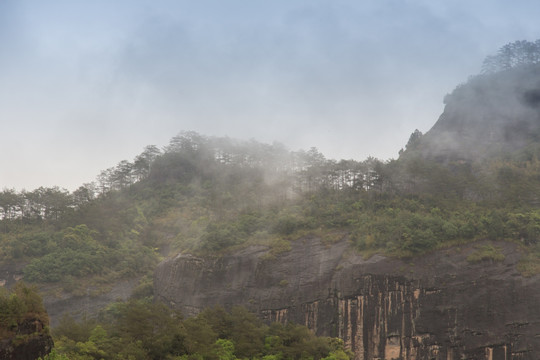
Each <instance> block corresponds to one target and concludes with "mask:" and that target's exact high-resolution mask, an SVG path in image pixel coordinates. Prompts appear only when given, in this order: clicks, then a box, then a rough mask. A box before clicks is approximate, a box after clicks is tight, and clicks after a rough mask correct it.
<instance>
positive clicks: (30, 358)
mask: <svg viewBox="0 0 540 360" xmlns="http://www.w3.org/2000/svg"><path fill="white" fill-rule="evenodd" d="M53 345H54V343H53V340H52V338H51V336H50V335H49V334H48V331H46V329H45V325H44V324H43V322H42V321H41V320H39V319H26V320H24V321H23V322H22V323H20V324H18V326H17V332H16V334H15V336H14V337H13V338H10V339H2V340H0V359H2V360H35V359H38V358H39V357H44V356H45V355H47V354H48V353H50V352H51V350H52V348H53Z"/></svg>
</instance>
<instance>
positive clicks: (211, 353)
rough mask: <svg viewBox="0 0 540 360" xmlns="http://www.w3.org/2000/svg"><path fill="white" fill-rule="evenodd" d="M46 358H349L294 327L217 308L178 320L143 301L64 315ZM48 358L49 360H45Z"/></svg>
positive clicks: (333, 343) (339, 346)
mask: <svg viewBox="0 0 540 360" xmlns="http://www.w3.org/2000/svg"><path fill="white" fill-rule="evenodd" d="M54 336H55V344H56V350H55V354H54V356H56V357H52V358H50V359H57V358H58V359H64V358H68V359H70V360H80V359H85V360H86V359H105V360H107V359H119V360H120V359H126V360H127V359H141V360H142V359H171V360H180V359H182V360H184V359H185V360H187V359H216V360H218V359H229V360H232V359H261V360H262V359H266V360H269V359H276V360H281V359H283V360H285V359H315V360H317V359H327V360H330V359H343V360H346V359H349V358H350V355H351V354H350V353H349V352H346V351H345V350H344V348H343V342H342V341H341V340H339V339H334V338H325V337H316V336H315V335H313V334H312V333H311V332H310V331H309V330H308V329H307V328H305V327H303V326H299V325H294V324H288V325H281V324H277V323H274V324H272V325H270V326H266V325H264V324H263V323H262V322H261V321H260V320H259V319H257V318H256V317H255V316H254V315H253V314H251V313H250V312H248V311H247V310H245V309H244V308H240V307H235V308H233V309H231V311H230V312H227V311H225V310H224V309H223V308H220V307H217V308H214V309H207V310H205V311H203V312H202V313H200V314H199V315H198V316H196V317H192V318H189V319H183V318H182V316H181V315H180V314H179V313H177V312H174V311H172V310H170V309H169V308H167V307H166V306H164V305H162V304H158V303H153V302H151V301H149V300H131V301H129V302H125V303H115V304H112V305H110V306H109V307H108V308H107V309H105V310H104V311H103V312H102V314H101V316H100V317H99V318H98V319H94V320H86V321H83V322H79V323H78V322H75V321H74V320H73V319H72V318H70V317H64V318H63V319H62V321H61V322H60V325H59V326H57V327H56V328H55V329H54ZM50 359H49V360H50Z"/></svg>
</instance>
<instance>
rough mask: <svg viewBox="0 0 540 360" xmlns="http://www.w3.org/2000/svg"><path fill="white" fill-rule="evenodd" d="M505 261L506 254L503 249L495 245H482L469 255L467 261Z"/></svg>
mask: <svg viewBox="0 0 540 360" xmlns="http://www.w3.org/2000/svg"><path fill="white" fill-rule="evenodd" d="M486 260H488V261H503V260H504V254H503V253H501V249H500V248H497V247H494V246H493V245H482V246H480V247H478V249H477V250H476V251H475V252H473V253H472V254H470V255H469V256H467V261H468V262H470V263H479V262H482V261H486Z"/></svg>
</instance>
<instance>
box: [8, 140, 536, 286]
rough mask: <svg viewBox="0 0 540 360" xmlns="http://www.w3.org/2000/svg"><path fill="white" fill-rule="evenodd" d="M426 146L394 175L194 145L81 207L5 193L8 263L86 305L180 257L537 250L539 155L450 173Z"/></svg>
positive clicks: (55, 195)
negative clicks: (489, 246)
mask: <svg viewBox="0 0 540 360" xmlns="http://www.w3.org/2000/svg"><path fill="white" fill-rule="evenodd" d="M422 138H423V135H422V134H421V133H420V132H418V131H417V132H415V133H413V135H412V136H411V140H410V141H409V144H407V148H406V150H405V151H404V152H403V153H402V156H401V157H400V159H399V160H395V161H390V162H387V163H383V162H380V161H377V160H375V159H372V158H370V159H367V160H366V161H364V162H356V161H352V160H349V161H340V162H336V161H334V160H328V159H326V158H325V157H324V156H323V155H322V154H320V153H319V152H318V151H317V150H316V149H314V148H313V149H310V150H309V151H307V152H304V151H300V152H289V151H286V150H285V149H284V148H283V147H281V146H279V145H271V146H270V145H264V144H259V143H255V142H250V143H241V142H237V141H233V140H229V139H219V138H206V137H203V136H201V135H198V134H195V133H183V134H181V135H179V136H177V137H175V138H173V139H172V140H171V143H170V145H169V146H167V147H166V148H165V150H164V152H160V151H159V150H157V148H155V147H152V146H149V147H147V148H146V149H145V151H144V152H143V154H141V155H139V156H137V157H136V160H135V161H134V162H133V163H129V162H127V161H122V162H120V163H119V165H118V166H117V167H116V168H112V169H108V170H107V171H105V172H102V173H101V174H100V176H99V177H98V183H97V184H86V185H84V186H82V187H81V188H79V189H78V190H76V191H75V192H74V193H73V194H66V193H65V192H63V191H60V190H58V189H56V190H54V189H52V190H51V189H44V188H40V189H38V190H36V191H34V192H24V193H21V194H18V193H16V192H14V191H12V190H8V189H5V190H4V191H3V192H2V193H0V200H1V201H0V203H2V201H3V203H2V204H3V205H2V206H0V208H1V209H3V210H2V211H3V212H2V214H3V218H2V219H1V220H0V231H1V232H0V261H8V262H9V261H24V262H25V263H27V266H26V267H25V269H24V275H25V279H26V281H29V282H33V283H59V284H61V285H62V286H63V288H64V290H66V291H70V292H73V293H75V294H84V293H86V292H87V291H88V289H89V288H91V289H93V290H92V291H97V292H99V291H100V290H99V289H100V288H103V289H105V288H106V287H107V284H110V283H112V282H114V281H117V280H118V279H121V278H127V277H133V276H142V275H144V274H148V273H149V272H151V270H152V269H153V267H154V266H155V265H156V264H157V262H158V261H159V259H160V258H161V257H162V256H166V255H169V254H173V253H176V252H180V251H187V252H191V253H195V254H198V255H203V256H219V255H220V254H223V253H224V252H230V251H235V250H236V249H239V248H241V247H245V246H248V245H263V246H267V247H268V254H267V255H266V257H267V258H268V259H272V258H275V257H277V256H280V254H282V253H284V252H287V251H289V250H290V248H291V244H290V243H291V241H295V240H296V239H299V238H302V237H306V236H316V237H319V238H322V239H323V241H326V242H328V243H332V242H334V241H338V240H340V239H344V238H348V239H349V240H350V241H351V244H352V246H353V247H354V248H356V249H357V250H358V251H362V252H365V253H366V254H370V253H374V252H382V253H385V254H389V255H393V256H400V257H409V256H415V255H417V254H421V253H424V252H426V251H430V250H433V249H436V248H439V247H444V246H446V245H447V244H452V243H461V242H470V241H476V240H482V239H491V240H512V241H518V242H520V243H521V244H522V245H523V246H535V244H537V243H538V239H539V237H540V210H538V209H537V207H536V204H537V202H538V201H539V200H538V199H537V198H536V195H535V194H538V193H540V183H539V182H538V181H537V179H538V177H539V176H540V160H539V159H540V146H535V145H534V144H531V145H530V146H527V147H525V148H523V149H521V150H519V151H516V152H513V153H505V154H504V156H494V157H492V158H491V159H490V160H488V161H484V162H482V163H481V164H480V163H452V162H451V163H449V164H442V163H438V162H437V161H435V160H430V159H427V158H422V157H421V151H422V146H423V145H422ZM141 159H143V160H144V161H143V160H141ZM135 163H137V164H138V165H137V166H135ZM39 194H41V195H40V196H38V195H39ZM55 199H56V200H55ZM60 200H62V201H60ZM18 204H19V205H18ZM21 204H22V205H21ZM66 204H67V205H66ZM31 209H34V210H31ZM530 261H532V260H530ZM528 268H532V267H531V266H529V267H528Z"/></svg>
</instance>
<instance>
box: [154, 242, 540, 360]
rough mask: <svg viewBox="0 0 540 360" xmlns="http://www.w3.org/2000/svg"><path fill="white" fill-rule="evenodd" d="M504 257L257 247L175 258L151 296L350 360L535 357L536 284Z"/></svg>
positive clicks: (512, 258) (159, 273)
mask: <svg viewBox="0 0 540 360" xmlns="http://www.w3.org/2000/svg"><path fill="white" fill-rule="evenodd" d="M495 246H498V247H500V248H501V251H502V252H503V253H504V254H505V260H504V261H503V262H497V263H489V262H488V263H486V262H484V263H480V264H469V263H468V262H467V260H466V258H467V256H468V255H469V254H470V253H471V252H473V251H475V248H474V245H468V246H466V247H462V248H461V249H448V250H444V251H438V252H436V253H432V254H429V255H427V256H425V257H421V258H415V259H414V264H412V263H408V262H405V261H401V260H396V259H388V258H384V257H381V256H374V257H372V258H371V259H369V260H364V259H362V258H361V257H360V256H358V255H355V254H353V253H351V252H350V250H349V249H348V246H347V243H346V241H342V242H339V243H336V244H334V245H330V246H326V245H323V244H322V243H321V242H320V241H319V240H318V239H315V238H313V239H305V240H303V241H302V240H300V241H297V242H296V243H294V244H293V248H292V250H291V251H290V252H288V253H286V254H282V255H280V256H278V257H277V258H273V259H272V258H268V257H267V256H265V250H264V249H262V248H258V247H251V248H248V249H245V250H244V251H243V252H241V253H237V254H235V255H229V256H224V257H221V258H219V259H213V260H209V259H201V258H197V257H194V256H190V255H178V256H177V257H176V258H173V259H169V260H167V261H164V262H163V263H161V264H160V265H159V266H158V268H157V269H156V271H155V279H154V284H155V293H156V296H157V297H158V298H159V299H161V300H163V301H165V302H166V303H169V304H170V305H171V306H173V307H175V308H177V309H180V310H182V311H183V312H184V314H186V315H192V314H195V313H197V312H198V311H200V310H201V309H203V308H205V307H207V306H212V305H216V304H221V305H223V306H226V307H227V306H232V305H243V306H246V307H247V308H249V309H250V310H252V311H254V312H256V313H258V314H259V315H260V316H261V317H262V318H264V319H265V320H267V321H280V322H287V321H292V322H295V323H299V324H305V325H307V326H308V327H309V328H310V329H312V330H313V331H314V332H315V333H316V334H318V335H326V336H339V337H340V338H342V339H343V340H344V341H345V343H346V344H347V346H348V347H349V348H350V349H351V350H353V351H354V353H355V356H356V359H364V360H372V359H407V360H413V359H416V360H419V359H441V360H443V359H444V360H454V359H464V358H465V359H489V360H498V359H505V360H510V359H538V357H539V354H540V306H539V305H538V304H540V288H539V286H538V285H540V277H538V276H537V277H534V278H523V277H522V276H521V275H520V274H519V273H518V272H517V271H516V269H515V265H516V264H517V262H518V261H519V258H520V257H521V254H520V253H519V250H518V248H517V246H516V245H514V244H508V243H497V244H495Z"/></svg>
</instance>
